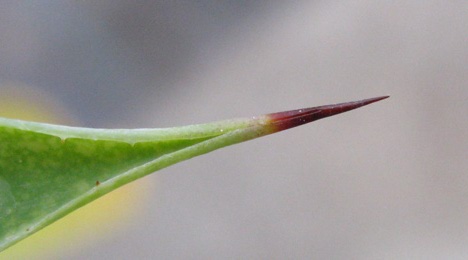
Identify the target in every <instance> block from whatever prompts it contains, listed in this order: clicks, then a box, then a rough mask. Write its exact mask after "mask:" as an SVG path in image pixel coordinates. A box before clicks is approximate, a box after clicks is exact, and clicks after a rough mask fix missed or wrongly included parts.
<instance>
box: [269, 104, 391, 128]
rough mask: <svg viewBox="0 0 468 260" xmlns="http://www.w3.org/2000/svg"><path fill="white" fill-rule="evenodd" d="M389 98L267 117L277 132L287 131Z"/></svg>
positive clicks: (305, 109)
mask: <svg viewBox="0 0 468 260" xmlns="http://www.w3.org/2000/svg"><path fill="white" fill-rule="evenodd" d="M388 97H389V96H382V97H375V98H369V99H364V100H360V101H353V102H346V103H340V104H334V105H325V106H319V107H311V108H304V109H297V110H290V111H285V112H279V113H272V114H268V115H266V116H267V118H269V120H270V125H271V126H273V127H274V128H275V130H276V131H282V130H285V129H289V128H293V127H296V126H300V125H303V124H307V123H310V122H313V121H316V120H319V119H322V118H325V117H329V116H333V115H337V114H340V113H343V112H347V111H350V110H353V109H356V108H359V107H362V106H366V105H369V104H371V103H374V102H377V101H380V100H382V99H386V98H388Z"/></svg>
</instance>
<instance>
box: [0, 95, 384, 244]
mask: <svg viewBox="0 0 468 260" xmlns="http://www.w3.org/2000/svg"><path fill="white" fill-rule="evenodd" d="M384 98H387V97H378V98H372V99H366V100H362V101H356V102H348V103H342V104H336V105H327V106H320V107H314V108H307V109H300V110H292V111H286V112H280V113H273V114H268V115H264V116H259V117H252V118H245V119H235V120H226V121H221V122H216V123H209V124H201V125H192V126H184V127H175V128H164V129H132V130H129V129H90V128H77V127H67V126H58V125H49V124H42V123H34V122H27V121H20V120H12V119H6V118H0V251H2V250H4V249H5V248H7V247H9V246H11V245H13V244H14V243H16V242H18V241H20V240H21V239H23V238H25V237H27V236H29V235H31V234H33V233H35V232H37V231H38V230H40V229H42V228H44V227H45V226H47V225H49V224H51V223H52V222H54V221H56V220H58V219H59V218H61V217H63V216H65V215H66V214H68V213H70V212H71V211H73V210H75V209H77V208H79V207H81V206H83V205H85V204H87V203H89V202H91V201H93V200H95V199H97V198H99V197H101V196H103V195H104V194H106V193H109V192H111V191H112V190H114V189H116V188H118V187H120V186H122V185H125V184H127V183H129V182H131V181H133V180H136V179H138V178H141V177H143V176H145V175H148V174H150V173H152V172H155V171H157V170H159V169H162V168H165V167H167V166H170V165H172V164H175V163H177V162H180V161H183V160H187V159H189V158H192V157H195V156H198V155H201V154H205V153H208V152H210V151H213V150H216V149H219V148H222V147H225V146H228V145H232V144H236V143H240V142H243V141H247V140H250V139H254V138H257V137H260V136H264V135H267V134H271V133H275V132H278V131H282V130H285V129H288V128H292V127H295V126H298V125H302V124H305V123H309V122H312V121H315V120H318V119H321V118H324V117H328V116H331V115H335V114H338V113H342V112H346V111H349V110H352V109H355V108H358V107H361V106H364V105H367V104H370V103H373V102H376V101H379V100H382V99H384Z"/></svg>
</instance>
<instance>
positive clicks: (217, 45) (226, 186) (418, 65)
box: [0, 0, 468, 259]
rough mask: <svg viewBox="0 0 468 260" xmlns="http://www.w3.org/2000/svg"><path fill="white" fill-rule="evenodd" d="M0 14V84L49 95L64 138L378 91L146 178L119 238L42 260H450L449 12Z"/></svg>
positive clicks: (174, 5) (467, 17)
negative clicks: (67, 120)
mask: <svg viewBox="0 0 468 260" xmlns="http://www.w3.org/2000/svg"><path fill="white" fill-rule="evenodd" d="M0 7H1V8H0V84H7V83H9V82H15V83H20V84H25V85H28V86H31V87H32V88H35V89H39V90H40V91H41V93H47V95H48V96H53V97H54V98H55V99H56V100H58V101H59V102H60V103H62V104H64V106H65V109H66V110H67V111H68V112H69V113H70V114H72V116H73V117H74V118H75V119H76V120H77V122H79V125H80V126H88V127H125V128H139V127H168V126H178V125H185V124H191V123H203V122H210V121H216V120H220V119H228V118H234V117H244V116H253V115H259V114H264V113H268V112H276V111H281V110H286V109H295V108H301V107H307V106H315V105H324V104H329V103H337V102H343V101H352V100H358V99H362V98H369V97H374V96H380V95H390V96H391V98H390V99H388V100H385V101H382V102H379V103H377V104H374V105H371V106H368V107H365V108H362V109H359V110H356V111H353V112H350V113H346V114H343V115H339V116H337V117H333V118H330V119H326V120H323V121H318V122H316V123H313V124H310V125H307V126H303V127H301V128H297V129H293V130H289V131H286V132H283V133H279V134H276V135H273V136H268V137H264V138H261V139H257V140H254V141H251V142H248V143H244V144H240V145H237V146H233V147H229V148H225V149H222V150H219V151H216V152H214V153H211V154H208V155H204V156H201V157H199V158H196V159H193V160H190V161H187V162H183V163H180V164H178V165H175V166H173V167H170V168H168V169H165V170H163V171H160V172H158V173H156V174H153V175H152V176H148V177H146V178H145V181H149V182H158V184H157V189H156V190H155V192H154V194H151V196H152V197H154V199H153V200H150V201H151V202H150V203H147V202H145V203H146V204H145V205H144V206H143V207H144V208H145V210H144V211H142V212H141V213H140V214H137V217H136V218H135V219H133V221H132V222H131V223H126V225H128V227H127V228H126V229H125V231H124V232H117V233H116V234H113V235H111V236H109V237H105V238H103V239H102V240H100V242H99V243H97V244H95V245H93V246H89V245H88V246H85V247H83V248H79V250H72V249H70V250H69V251H68V252H67V253H65V255H60V256H57V258H62V259H148V258H159V259H225V258H234V259H241V258H246V259H261V258H263V259H286V258H288V259H311V258H312V259H324V258H326V259H404V258H409V259H415V258H424V259H431V258H439V259H441V258H444V259H448V258H450V259H457V258H459V259H466V258H468V247H467V246H466V245H467V244H468V162H467V161H468V160H467V155H468V149H467V147H468V143H467V140H468V138H467V133H468V131H467V130H468V120H467V111H468V105H467V104H468V102H467V101H468V85H467V83H468V47H467V46H468V45H467V44H468V31H467V28H468V4H467V2H466V1H463V0H460V1H433V0H424V1H423V0H417V1H370V0H364V1H252V2H250V1H216V2H211V1H205V0H198V1H122V0H117V1H116V0H114V1H109V0H105V1H70V0H63V1H3V2H2V4H0ZM1 91H2V87H1V85H0V93H1ZM0 95H1V94H0ZM71 232H72V231H71ZM89 236H90V237H91V236H93V234H89ZM71 247H72V246H70V248H71Z"/></svg>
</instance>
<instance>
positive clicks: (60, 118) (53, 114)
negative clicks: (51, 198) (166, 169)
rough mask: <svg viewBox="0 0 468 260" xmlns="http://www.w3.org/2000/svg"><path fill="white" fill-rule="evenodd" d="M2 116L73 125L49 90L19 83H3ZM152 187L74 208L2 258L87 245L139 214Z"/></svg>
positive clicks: (139, 185) (50, 254) (137, 186)
mask: <svg viewBox="0 0 468 260" xmlns="http://www.w3.org/2000/svg"><path fill="white" fill-rule="evenodd" d="M0 93H1V94H0V117H7V118H15V119H23V120H31V121H36V122H47V123H57V124H65V125H70V124H72V123H73V120H72V118H71V117H70V115H69V114H67V113H65V112H64V111H65V109H64V106H61V105H60V104H59V103H58V102H57V101H56V100H54V99H53V98H52V97H50V95H47V93H44V92H41V91H38V90H35V89H32V88H29V87H25V86H20V85H9V86H0ZM153 186H154V185H152V184H151V183H150V182H148V181H145V180H139V181H136V182H133V183H130V184H128V185H125V186H124V187H122V188H120V189H117V190H116V191H113V192H111V193H109V194H107V195H105V196H104V197H102V198H100V199H98V200H96V201H94V202H92V203H90V204H88V205H86V206H84V207H82V208H80V209H78V210H76V211H74V212H73V213H71V214H69V215H68V216H66V217H64V218H62V219H61V220H59V221H57V222H55V223H53V224H52V225H50V226H48V227H46V228H44V229H43V230H41V231H39V232H37V233H36V234H34V235H32V236H30V237H28V238H26V239H25V240H23V241H21V242H19V243H18V244H16V245H14V246H12V247H10V248H8V249H7V250H5V251H4V252H2V253H0V258H1V259H51V258H61V257H60V256H62V257H63V255H64V253H65V252H66V254H67V255H70V252H73V251H77V250H83V249H84V248H88V247H90V246H92V245H94V244H96V243H98V242H99V241H100V240H103V239H104V238H105V237H106V236H110V235H112V234H113V233H114V232H116V231H122V230H123V229H124V228H125V226H126V223H129V222H131V221H132V219H134V218H137V217H138V213H139V212H141V211H142V210H143V207H141V206H142V205H144V204H145V203H148V201H147V199H148V198H149V194H150V193H151V191H152V189H153Z"/></svg>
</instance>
